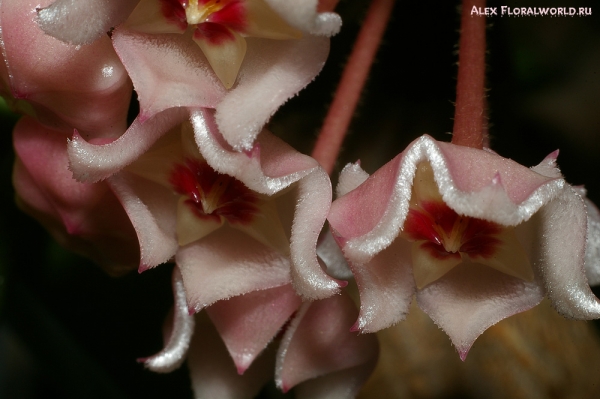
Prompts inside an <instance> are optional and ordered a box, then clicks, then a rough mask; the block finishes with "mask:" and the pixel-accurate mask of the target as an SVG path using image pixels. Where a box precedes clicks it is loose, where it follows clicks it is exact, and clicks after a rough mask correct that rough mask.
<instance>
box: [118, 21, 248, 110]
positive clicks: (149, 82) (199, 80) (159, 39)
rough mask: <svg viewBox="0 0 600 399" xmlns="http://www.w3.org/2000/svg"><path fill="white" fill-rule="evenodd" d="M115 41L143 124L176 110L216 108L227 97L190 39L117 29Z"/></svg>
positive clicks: (186, 36) (174, 35) (185, 36)
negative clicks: (176, 108)
mask: <svg viewBox="0 0 600 399" xmlns="http://www.w3.org/2000/svg"><path fill="white" fill-rule="evenodd" d="M112 39H113V45H114V47H115V50H116V52H117V54H118V55H119V57H120V58H121V61H122V62H123V65H125V68H127V72H128V73H129V76H130V77H131V80H132V81H133V86H134V87H135V90H136V92H137V94H138V99H139V102H140V118H141V120H142V121H145V120H147V119H148V118H150V117H152V116H153V115H155V114H157V113H159V112H161V111H163V110H165V109H168V108H172V107H209V108H215V107H216V106H217V104H218V103H219V102H220V101H221V100H222V98H223V96H224V95H225V92H226V91H225V88H224V87H223V85H222V84H221V82H220V81H219V80H218V79H217V77H216V76H215V74H214V73H213V71H212V68H211V67H210V65H209V63H208V61H207V60H206V57H205V56H204V54H203V53H202V50H200V48H199V47H198V46H197V45H196V44H195V43H194V42H193V41H192V39H191V37H190V36H189V35H181V34H164V35H149V34H143V33H136V32H132V31H128V30H125V29H116V30H115V31H114V32H113V35H112ZM157 60H160V62H157ZM236 112H237V111H236Z"/></svg>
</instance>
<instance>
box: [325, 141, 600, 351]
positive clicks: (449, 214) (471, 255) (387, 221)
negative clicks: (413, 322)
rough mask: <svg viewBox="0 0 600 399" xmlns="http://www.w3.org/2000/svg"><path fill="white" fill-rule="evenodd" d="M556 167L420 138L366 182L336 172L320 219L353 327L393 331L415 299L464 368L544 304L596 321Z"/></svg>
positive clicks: (580, 226)
mask: <svg viewBox="0 0 600 399" xmlns="http://www.w3.org/2000/svg"><path fill="white" fill-rule="evenodd" d="M556 156H557V153H553V154H551V155H549V156H548V157H547V158H546V159H545V160H544V161H542V163H540V164H539V165H538V166H536V167H534V168H531V169H528V168H526V167H523V166H521V165H519V164H517V163H516V162H514V161H511V160H509V159H505V158H502V157H500V156H498V155H497V154H495V153H493V152H492V151H490V150H478V149H473V148H469V147H463V146H457V145H453V144H448V143H443V142H437V141H435V140H433V139H432V138H430V137H429V136H423V137H421V138H419V139H417V140H415V141H414V142H413V143H412V144H411V145H410V146H409V147H408V148H407V149H406V150H405V151H404V152H402V153H401V154H400V155H398V156H397V157H396V158H394V159H393V160H392V161H390V162H389V163H388V164H386V165H385V166H383V167H382V168H381V169H379V170H378V171H377V172H376V173H374V174H373V175H372V176H370V177H369V176H368V175H367V174H366V173H365V172H363V171H362V170H360V168H359V167H358V166H357V165H349V166H348V167H346V168H345V170H344V172H343V174H342V176H341V178H340V182H341V183H340V186H339V187H338V191H341V192H340V194H346V195H343V196H342V197H340V198H338V199H337V200H336V201H334V203H333V205H332V208H331V212H330V215H329V217H328V220H329V222H330V225H331V227H332V229H333V231H334V234H335V235H336V239H337V241H338V243H339V244H340V246H341V247H342V249H343V252H344V254H345V256H346V258H347V259H348V261H349V264H350V267H351V269H352V271H353V273H354V275H355V277H356V280H357V283H358V287H359V290H360V296H361V311H360V317H359V319H358V321H357V324H356V326H355V327H356V328H358V329H360V330H361V331H365V332H373V331H378V330H380V329H382V328H386V327H388V326H390V325H392V324H394V323H396V322H398V321H400V320H402V319H403V318H404V317H405V316H406V313H407V312H408V309H409V305H410V302H411V300H412V297H413V295H414V294H416V298H417V302H418V304H419V306H420V307H421V308H422V309H423V310H424V311H425V312H426V313H428V314H429V315H430V317H431V318H432V319H433V320H434V321H435V322H436V323H437V324H438V325H439V326H440V327H441V328H443V329H444V330H445V331H446V332H447V333H448V335H449V336H450V338H451V340H452V342H453V343H454V345H455V346H456V348H457V349H458V351H459V354H460V356H461V357H462V358H464V357H465V356H466V355H467V352H468V350H469V348H470V347H471V345H472V344H473V342H474V341H475V339H476V338H477V336H479V335H480V334H481V333H482V332H483V331H485V329H487V328H488V327H489V326H491V325H493V324H494V323H496V322H498V321H499V320H502V319H503V318H506V317H508V316H510V315H512V314H515V313H518V312H522V311H524V310H527V309H529V308H531V307H533V306H535V305H536V304H538V303H539V302H540V301H541V299H542V298H543V296H544V295H546V296H547V297H549V299H550V300H551V301H552V303H553V305H554V307H555V308H556V309H557V310H558V311H559V312H560V313H561V314H563V315H565V316H567V317H571V318H578V319H591V318H597V317H599V316H600V303H599V302H598V299H597V298H596V297H595V296H594V295H593V294H592V292H591V290H590V288H589V286H588V282H587V280H586V276H585V267H584V265H585V263H591V262H592V263H596V264H597V263H598V262H599V261H600V259H598V258H597V256H596V257H594V256H593V255H592V254H591V252H592V250H593V248H594V247H593V246H588V248H587V249H588V251H587V253H588V256H587V259H586V241H588V240H589V239H588V238H587V234H588V229H587V228H586V221H587V215H586V206H585V204H584V200H583V199H582V197H581V196H580V195H579V194H577V193H576V191H575V190H574V189H573V188H572V187H571V186H570V185H568V184H567V183H566V182H565V181H564V179H563V178H562V176H561V174H560V172H559V171H558V169H557V168H556V165H555V160H556ZM352 189H354V190H352Z"/></svg>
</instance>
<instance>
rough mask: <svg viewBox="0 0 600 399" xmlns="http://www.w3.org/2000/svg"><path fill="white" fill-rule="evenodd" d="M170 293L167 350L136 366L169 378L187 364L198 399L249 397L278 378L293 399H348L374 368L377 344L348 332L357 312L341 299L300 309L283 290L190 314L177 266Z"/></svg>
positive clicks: (369, 337) (302, 305) (243, 297)
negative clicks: (293, 394) (298, 398)
mask: <svg viewBox="0 0 600 399" xmlns="http://www.w3.org/2000/svg"><path fill="white" fill-rule="evenodd" d="M173 291H174V296H175V304H174V309H173V317H172V318H170V319H169V320H168V321H167V323H168V324H167V330H168V332H167V334H166V336H167V337H168V339H167V341H166V345H165V348H164V349H163V350H162V351H161V352H159V353H157V354H156V355H154V356H151V357H149V358H144V359H140V361H142V362H144V364H145V365H146V367H148V368H149V369H151V370H153V371H157V372H169V371H172V370H174V369H175V368H177V367H179V366H180V365H181V364H182V363H183V361H185V360H186V359H187V362H188V367H189V369H190V375H191V379H192V387H193V389H194V392H195V394H196V396H198V397H216V396H218V397H219V398H253V397H255V396H256V394H257V393H258V391H259V390H260V389H261V387H262V386H263V385H264V384H265V383H266V382H267V381H269V380H271V379H273V376H275V381H276V383H277V386H278V387H279V388H280V389H282V390H283V391H284V392H286V391H288V390H290V389H291V388H293V387H295V393H296V397H300V398H311V399H315V398H331V397H339V398H351V397H354V396H355V395H356V393H357V392H358V389H359V388H360V386H361V385H362V384H363V383H364V381H365V380H366V379H367V378H368V376H369V374H370V373H371V372H372V370H373V368H374V367H375V364H376V361H377V357H378V344H377V338H376V337H375V336H374V335H371V334H367V335H359V334H357V333H356V332H350V331H349V328H350V326H351V325H352V323H353V322H354V320H355V318H356V315H357V310H356V306H355V305H354V303H353V302H352V300H351V299H350V298H349V297H348V296H347V294H345V293H342V295H335V296H333V297H330V298H326V299H323V300H318V301H313V302H305V303H302V301H301V299H300V297H299V296H298V295H297V294H296V293H295V291H294V289H293V288H292V287H291V285H289V284H287V285H283V286H280V287H275V288H271V289H266V290H261V291H255V292H251V293H248V294H244V295H240V296H236V297H233V298H230V299H226V300H221V301H218V302H216V303H215V304H213V305H211V306H209V307H207V308H206V313H204V312H203V313H201V314H196V315H191V314H189V312H188V306H187V301H186V293H185V289H184V282H183V277H182V275H181V273H180V272H179V270H178V268H177V267H176V268H175V269H174V271H173ZM207 316H208V317H207Z"/></svg>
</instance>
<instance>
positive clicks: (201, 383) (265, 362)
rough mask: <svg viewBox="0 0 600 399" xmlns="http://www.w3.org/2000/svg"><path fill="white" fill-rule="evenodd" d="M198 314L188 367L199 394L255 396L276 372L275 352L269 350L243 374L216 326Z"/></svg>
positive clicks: (232, 398)
mask: <svg viewBox="0 0 600 399" xmlns="http://www.w3.org/2000/svg"><path fill="white" fill-rule="evenodd" d="M203 316H204V314H203V313H202V314H200V315H196V331H195V332H194V337H193V340H192V344H191V346H190V350H189V354H188V367H189V369H190V377H191V380H192V388H193V390H194V394H195V397H196V398H219V399H252V398H254V397H256V395H257V394H258V392H259V390H260V388H261V387H262V386H263V385H264V384H265V383H266V382H267V381H269V379H270V378H272V376H273V365H274V363H275V362H274V354H273V351H269V350H267V351H265V352H264V353H263V354H262V355H261V356H259V357H258V359H256V361H255V362H254V363H253V364H252V366H251V367H250V368H249V369H248V370H247V371H246V372H245V373H244V375H239V374H238V373H237V370H236V366H235V365H234V364H233V361H232V359H231V356H230V355H229V353H227V348H226V347H225V345H224V344H223V341H222V340H221V339H220V337H219V333H218V332H217V330H216V329H215V327H214V326H213V325H212V323H210V321H209V320H207V318H206V317H203Z"/></svg>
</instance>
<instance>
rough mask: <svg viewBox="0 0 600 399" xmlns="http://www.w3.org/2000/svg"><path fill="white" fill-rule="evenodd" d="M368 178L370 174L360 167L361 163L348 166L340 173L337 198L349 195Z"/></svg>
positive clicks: (336, 191)
mask: <svg viewBox="0 0 600 399" xmlns="http://www.w3.org/2000/svg"><path fill="white" fill-rule="evenodd" d="M368 178H369V174H368V173H367V172H365V171H364V170H363V169H362V168H361V167H360V162H357V163H349V164H347V165H346V166H344V169H342V171H341V172H340V176H339V178H338V184H337V186H336V187H335V194H336V196H337V197H341V196H342V195H346V194H348V193H349V192H350V191H352V190H354V189H355V188H356V187H358V186H360V185H361V184H363V183H364V182H365V180H367V179H368Z"/></svg>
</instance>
